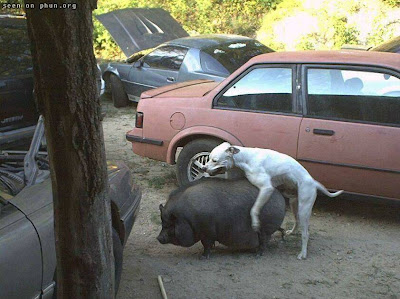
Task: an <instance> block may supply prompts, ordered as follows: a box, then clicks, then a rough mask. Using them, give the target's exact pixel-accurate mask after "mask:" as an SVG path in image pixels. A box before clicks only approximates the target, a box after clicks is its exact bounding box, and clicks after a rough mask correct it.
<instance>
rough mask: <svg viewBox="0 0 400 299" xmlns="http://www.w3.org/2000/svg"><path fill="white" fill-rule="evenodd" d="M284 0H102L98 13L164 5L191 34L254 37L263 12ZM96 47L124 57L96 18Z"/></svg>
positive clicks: (105, 54)
mask: <svg viewBox="0 0 400 299" xmlns="http://www.w3.org/2000/svg"><path fill="white" fill-rule="evenodd" d="M279 1H280V0H113V1H107V0H99V1H98V9H96V10H95V11H94V14H95V15H98V14H102V13H106V12H109V11H112V10H116V9H122V8H128V7H161V8H163V9H165V10H166V11H168V12H169V13H170V14H171V15H172V16H173V17H174V18H175V19H176V20H177V21H178V22H179V23H180V24H181V25H182V27H183V28H184V29H185V30H186V31H187V32H188V33H189V34H191V35H195V34H208V33H226V34H240V35H245V36H251V37H254V36H255V34H256V31H257V30H258V28H259V27H260V22H261V21H262V16H263V15H264V14H265V13H267V12H268V11H270V10H271V9H273V8H274V7H275V6H276V3H278V2H279ZM94 49H95V53H96V56H98V57H102V58H113V59H118V58H120V59H124V58H125V57H124V55H123V54H122V53H121V51H120V50H119V48H118V46H117V45H116V44H115V42H114V41H113V39H112V38H111V36H110V34H109V33H108V31H107V30H106V29H105V28H104V27H103V26H102V25H101V23H100V22H98V21H97V20H96V19H95V18H94Z"/></svg>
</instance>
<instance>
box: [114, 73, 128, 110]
mask: <svg viewBox="0 0 400 299" xmlns="http://www.w3.org/2000/svg"><path fill="white" fill-rule="evenodd" d="M110 83H111V98H112V100H113V103H114V107H115V108H121V107H126V106H127V105H128V103H129V99H128V95H127V94H126V92H125V90H124V86H123V85H122V82H121V80H120V79H119V78H118V77H117V76H116V75H114V74H111V75H110Z"/></svg>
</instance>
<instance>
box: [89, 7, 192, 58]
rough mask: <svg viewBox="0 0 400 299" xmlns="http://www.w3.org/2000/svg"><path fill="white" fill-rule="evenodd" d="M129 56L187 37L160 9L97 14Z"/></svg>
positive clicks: (124, 10)
mask: <svg viewBox="0 0 400 299" xmlns="http://www.w3.org/2000/svg"><path fill="white" fill-rule="evenodd" d="M96 18H97V19H98V20H99V21H100V22H101V23H102V24H103V25H104V27H106V29H107V30H108V32H110V34H111V36H112V37H113V38H114V40H115V42H116V43H117V44H118V46H119V47H120V48H121V50H122V52H124V54H125V55H126V56H127V57H129V56H131V55H132V54H134V53H136V52H139V51H141V50H144V49H149V48H154V47H156V46H158V45H160V44H162V43H164V42H167V41H170V40H173V39H176V38H180V37H185V36H189V34H188V33H187V32H186V31H185V30H184V29H183V28H182V27H181V25H180V24H179V23H178V22H177V21H176V20H175V19H174V18H173V17H171V15H170V14H169V13H168V12H167V11H165V10H163V9H161V8H127V9H120V10H114V11H112V12H109V13H106V14H102V15H98V16H96Z"/></svg>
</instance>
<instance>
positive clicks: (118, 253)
mask: <svg viewBox="0 0 400 299" xmlns="http://www.w3.org/2000/svg"><path fill="white" fill-rule="evenodd" d="M112 237H113V251H114V267H115V285H114V286H115V295H116V294H117V292H118V289H119V283H120V282H121V274H122V262H123V251H124V249H123V247H122V243H121V239H120V238H119V236H118V233H117V231H116V230H115V229H114V228H113V229H112Z"/></svg>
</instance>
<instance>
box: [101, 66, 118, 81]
mask: <svg viewBox="0 0 400 299" xmlns="http://www.w3.org/2000/svg"><path fill="white" fill-rule="evenodd" d="M111 74H114V75H116V76H117V77H118V78H120V75H119V72H118V69H117V68H116V67H114V66H112V65H108V66H107V68H106V69H105V70H104V72H103V76H102V77H103V80H104V81H108V79H109V78H110V75H111ZM120 79H121V78H120Z"/></svg>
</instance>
